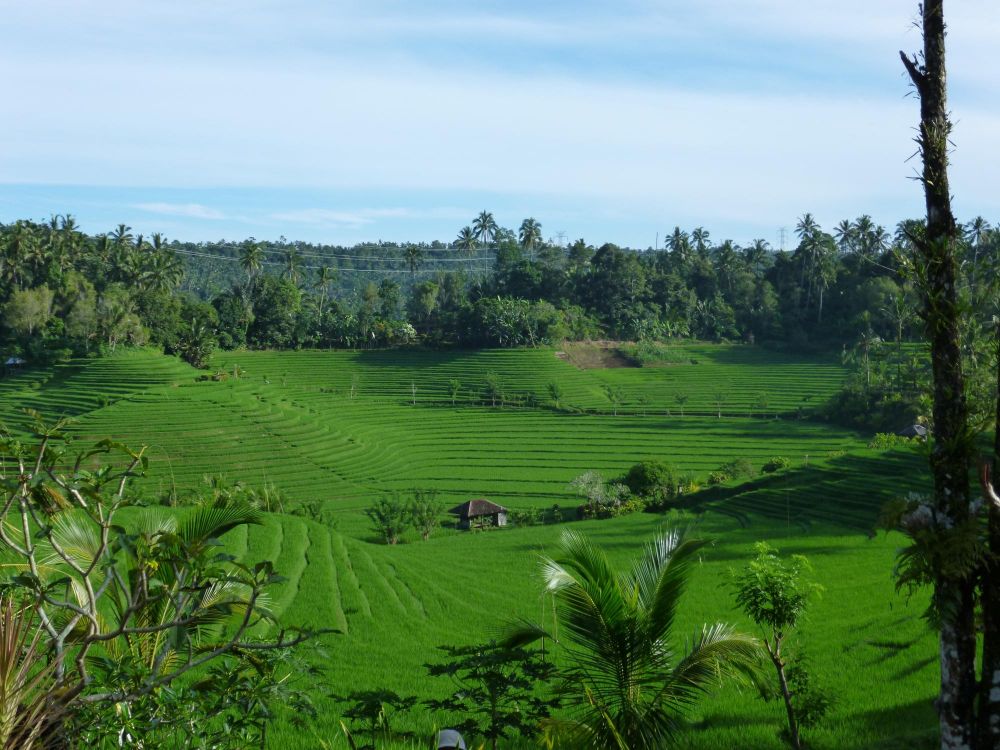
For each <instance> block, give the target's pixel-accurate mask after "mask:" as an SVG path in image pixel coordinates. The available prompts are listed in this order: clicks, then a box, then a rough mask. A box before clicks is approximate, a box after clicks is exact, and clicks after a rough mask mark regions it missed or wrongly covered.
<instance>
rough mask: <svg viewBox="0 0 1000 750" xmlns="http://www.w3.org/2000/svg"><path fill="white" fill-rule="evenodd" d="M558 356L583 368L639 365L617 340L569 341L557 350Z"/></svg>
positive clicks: (593, 368)
mask: <svg viewBox="0 0 1000 750" xmlns="http://www.w3.org/2000/svg"><path fill="white" fill-rule="evenodd" d="M556 357H558V358H559V359H562V360H565V361H567V362H569V363H570V364H571V365H573V366H574V367H577V368H579V369H581V370H605V369H609V368H612V367H638V366H639V364H638V363H637V362H636V361H635V360H633V359H631V358H630V357H628V356H627V355H625V354H624V353H623V352H622V350H621V349H620V343H619V342H617V341H574V342H569V341H567V342H565V343H564V344H563V345H562V347H561V348H560V349H559V351H557V352H556Z"/></svg>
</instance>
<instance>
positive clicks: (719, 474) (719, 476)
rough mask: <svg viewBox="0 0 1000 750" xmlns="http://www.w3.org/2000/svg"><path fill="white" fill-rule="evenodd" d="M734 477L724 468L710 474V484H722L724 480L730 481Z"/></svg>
mask: <svg viewBox="0 0 1000 750" xmlns="http://www.w3.org/2000/svg"><path fill="white" fill-rule="evenodd" d="M730 479H732V476H731V475H730V474H728V473H727V472H725V471H723V470H722V469H718V470H716V471H713V472H712V473H711V474H709V475H708V483H709V484H710V485H716V484H722V483H723V482H728V481H729V480H730Z"/></svg>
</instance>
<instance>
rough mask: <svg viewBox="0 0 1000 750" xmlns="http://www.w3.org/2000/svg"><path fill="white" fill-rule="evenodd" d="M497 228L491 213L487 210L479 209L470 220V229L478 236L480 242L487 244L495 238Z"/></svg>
mask: <svg viewBox="0 0 1000 750" xmlns="http://www.w3.org/2000/svg"><path fill="white" fill-rule="evenodd" d="M499 228H500V227H499V226H497V221H496V219H494V218H493V214H491V213H490V212H489V211H480V212H479V216H477V217H476V220H475V221H473V222H472V231H474V232H475V233H476V237H478V238H479V241H480V242H484V243H486V244H487V245H488V244H490V243H491V242H493V240H495V239H496V236H497V230H498V229H499Z"/></svg>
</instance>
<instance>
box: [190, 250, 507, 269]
mask: <svg viewBox="0 0 1000 750" xmlns="http://www.w3.org/2000/svg"><path fill="white" fill-rule="evenodd" d="M171 250H172V252H175V253H177V254H178V255H187V256H191V257H195V258H209V259H211V260H226V261H230V262H233V263H239V262H240V259H239V258H235V257H232V256H229V255H218V254H215V253H199V252H196V251H194V250H184V249H181V248H171ZM323 257H330V256H323ZM365 260H377V259H375V258H366V259H365ZM389 260H393V261H396V260H402V259H395V258H393V259H387V262H388V261H389ZM435 262H436V261H435ZM261 265H264V266H276V267H284V266H285V265H286V264H285V263H279V262H276V261H270V260H263V261H261ZM298 268H300V269H303V270H310V271H318V270H320V269H321V268H324V266H298ZM334 270H335V271H336V272H337V273H343V272H358V273H437V272H439V271H440V270H441V269H440V268H417V269H414V270H413V271H410V270H409V269H405V268H344V267H338V268H335V269H334ZM462 270H470V271H489V266H482V267H469V268H467V269H462Z"/></svg>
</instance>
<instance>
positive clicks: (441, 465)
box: [0, 345, 937, 750]
mask: <svg viewBox="0 0 1000 750" xmlns="http://www.w3.org/2000/svg"><path fill="white" fill-rule="evenodd" d="M683 349H684V355H685V358H686V361H687V363H686V364H674V365H667V366H661V367H641V368H640V367H621V368H613V369H590V370H585V369H578V368H577V367H574V366H573V365H572V364H570V363H569V362H567V361H566V360H565V359H564V358H562V357H560V356H558V354H559V353H558V352H556V351H554V350H545V349H540V350H530V351H480V352H444V353H440V352H422V351H371V352H340V351H331V352H326V351H302V352H245V351H243V352H225V353H220V354H219V355H217V356H216V358H215V359H214V360H213V362H212V371H222V372H226V373H227V374H228V375H227V378H226V379H225V380H221V381H214V380H203V381H200V382H199V381H198V377H199V376H200V375H202V373H199V372H198V371H195V370H193V369H192V368H190V367H188V366H187V365H185V364H183V363H181V362H179V361H178V360H176V359H174V358H172V357H166V356H164V355H162V354H156V353H152V352H145V351H132V352H125V353H121V354H117V355H114V356H112V357H108V358H104V359H81V360H74V361H71V362H68V363H65V364H60V365H55V366H52V367H49V368H39V369H36V370H29V371H26V372H23V373H20V374H17V375H16V376H13V377H8V378H6V379H3V380H0V420H2V421H4V422H5V423H6V424H8V426H9V427H11V428H12V429H14V430H21V429H24V427H25V425H26V421H25V419H26V418H25V415H24V414H23V411H22V410H23V409H24V408H30V409H35V410H38V411H39V412H42V413H43V414H44V415H46V416H49V417H54V416H60V415H66V416H72V417H73V418H74V419H75V422H74V424H73V426H72V428H71V429H72V431H73V434H74V435H76V436H77V437H79V438H80V439H83V440H89V439H99V438H103V437H108V436H110V437H114V438H115V439H118V440H122V441H124V442H126V443H129V444H131V445H140V444H145V445H148V446H149V456H150V461H151V465H150V471H149V475H148V477H147V478H146V479H144V480H142V484H141V486H142V487H144V488H145V490H146V491H147V492H148V493H151V494H152V493H157V494H161V495H162V494H165V493H167V492H168V491H171V490H176V491H178V492H183V491H190V490H195V489H197V488H199V487H201V486H203V482H204V478H205V477H206V476H214V475H224V476H226V477H227V478H229V479H234V480H235V479H240V480H242V481H245V482H247V483H249V484H263V483H270V484H273V485H274V486H276V487H278V488H279V489H280V490H281V491H282V492H283V493H284V494H285V495H287V496H288V497H290V498H294V499H297V500H318V501H320V502H321V504H322V506H323V507H324V508H325V509H327V510H328V511H329V513H328V514H327V515H326V518H328V519H329V521H328V522H324V523H323V524H321V523H317V522H315V521H313V520H308V519H306V518H300V517H292V516H287V515H280V514H273V515H268V516H267V520H266V522H265V524H264V525H263V526H260V527H254V528H251V529H250V530H249V532H244V533H234V534H232V535H231V538H229V539H227V540H226V544H227V546H228V547H229V548H230V550H231V551H232V552H233V553H234V554H237V555H239V556H240V557H242V558H244V559H246V560H251V561H253V560H259V559H270V560H273V561H274V562H275V566H276V568H277V569H278V570H279V572H280V573H281V574H282V575H283V576H284V577H285V578H286V582H285V583H284V584H282V586H281V588H280V589H278V590H276V591H275V592H273V594H272V606H273V608H274V610H275V611H276V613H277V614H278V615H279V618H280V619H281V621H282V622H283V623H286V624H295V625H307V626H316V627H333V628H337V629H339V630H341V631H342V634H341V635H333V636H328V637H325V638H324V642H323V646H324V651H325V656H322V657H320V656H317V657H316V658H317V659H320V660H321V663H322V666H323V667H324V675H325V676H324V680H325V684H323V685H321V686H318V687H317V688H316V693H315V697H316V702H317V706H318V708H319V712H320V716H319V718H318V720H317V721H316V722H314V723H312V724H311V725H310V726H309V727H308V728H306V729H301V728H297V727H294V726H293V725H292V724H290V723H280V724H279V726H277V727H276V729H275V731H274V732H273V733H272V734H271V746H272V747H276V748H290V747H303V748H312V747H316V748H320V747H346V744H345V743H344V741H343V739H342V738H341V736H340V731H339V713H338V709H337V705H336V704H335V703H334V702H333V701H331V700H330V699H329V698H328V697H327V696H328V695H329V694H330V693H339V694H343V693H348V692H351V691H352V690H363V689H372V688H387V689H391V690H395V691H396V692H399V693H401V694H412V695H417V696H419V697H421V698H430V697H438V696H440V695H441V694H442V693H443V692H445V691H446V690H447V687H448V686H447V684H444V683H443V682H442V681H441V679H440V678H437V679H432V678H429V677H427V676H426V670H425V669H424V667H423V665H424V664H425V663H426V662H429V661H433V660H435V659H437V654H436V652H435V651H436V649H435V647H436V646H438V645H441V644H453V645H466V644H469V643H472V642H476V641H480V640H482V639H484V638H486V637H488V636H489V635H490V633H492V632H494V631H495V630H496V629H497V628H498V627H500V626H502V625H503V624H504V623H505V622H507V621H508V620H510V619H511V618H514V617H525V618H530V619H535V620H539V619H544V617H545V616H546V614H545V612H546V610H545V602H544V600H543V598H542V596H541V584H540V578H539V572H538V569H539V558H540V555H542V554H544V553H545V552H546V551H547V550H550V549H551V548H552V545H553V544H554V542H555V541H556V540H557V539H558V536H559V534H560V533H561V532H562V530H563V529H564V528H566V525H565V524H554V525H543V526H532V527H527V528H506V529H498V530H493V531H490V532H488V533H469V532H458V531H455V530H453V529H450V528H443V529H441V530H439V531H438V532H437V533H436V534H435V535H434V536H433V537H432V538H431V539H430V540H429V541H426V542H423V541H420V540H419V539H418V538H417V537H416V535H413V534H411V535H409V536H407V537H405V541H406V543H404V544H401V545H399V546H396V547H387V546H385V545H383V544H379V543H377V539H375V537H374V535H373V533H372V531H371V530H370V529H369V528H368V525H367V521H366V519H365V517H364V515H363V513H362V510H363V508H364V507H365V506H366V505H367V504H368V503H369V502H370V501H372V500H374V499H376V498H378V497H379V496H380V495H382V494H385V493H388V492H393V491H401V492H404V493H405V492H406V491H407V490H409V489H412V488H428V489H434V490H437V491H438V493H439V495H438V497H439V500H440V501H441V502H442V504H443V505H445V506H450V505H451V504H455V503H458V502H461V501H463V500H467V499H470V498H472V497H479V496H486V497H489V498H490V499H492V500H494V501H496V502H499V503H501V504H503V505H506V506H508V507H510V508H514V509H519V508H544V507H549V506H552V505H553V504H559V505H561V506H562V507H571V506H573V505H575V504H578V503H579V499H578V498H576V497H575V496H574V495H573V493H572V491H571V490H570V489H569V487H568V484H569V482H570V481H571V480H572V479H573V478H574V477H575V476H577V475H579V474H581V473H583V472H584V471H588V470H597V471H600V472H601V473H603V474H604V475H605V476H606V477H608V478H611V477H614V476H618V475H620V474H622V473H623V472H624V471H625V470H627V469H628V467H629V466H631V465H632V464H634V463H636V462H637V461H639V460H642V459H648V458H656V459H663V460H666V461H669V462H670V463H672V464H673V465H675V466H676V467H677V468H678V469H679V470H680V471H682V472H685V473H688V474H690V475H692V476H693V477H695V478H696V479H698V480H700V481H701V482H702V483H704V480H705V478H707V475H708V474H709V473H710V472H711V471H713V470H714V469H716V468H718V467H719V466H720V465H721V464H723V463H725V462H726V461H729V460H731V459H733V458H737V457H739V458H746V459H748V460H749V461H750V462H751V463H752V464H753V466H754V467H755V468H757V469H759V467H760V466H761V464H763V462H764V461H766V460H767V459H769V458H771V457H774V456H783V457H786V458H788V459H790V460H791V462H792V467H791V468H790V469H789V470H787V471H785V472H782V473H779V474H776V475H765V476H758V477H756V478H754V479H752V480H745V479H744V480H739V481H736V482H731V483H729V484H725V485H722V486H718V487H712V488H708V489H704V490H703V491H701V492H699V493H697V494H696V495H694V496H693V499H692V504H693V509H694V510H695V511H696V515H695V516H693V517H694V518H696V519H697V520H696V521H694V523H695V525H696V529H697V532H698V533H700V534H703V535H706V536H709V537H711V538H712V539H714V540H715V544H714V546H713V547H711V549H710V550H709V551H708V552H707V553H706V554H705V555H704V558H703V562H702V564H701V565H700V566H699V568H698V570H697V572H696V574H695V577H694V580H693V581H692V585H691V587H690V589H689V590H688V592H687V594H686V597H685V599H684V604H683V610H682V612H681V614H680V621H679V626H680V627H679V629H678V631H677V632H678V634H680V635H682V636H683V635H686V634H693V632H694V629H695V628H696V627H697V626H699V625H700V624H701V623H703V622H712V621H716V620H724V621H730V622H735V623H739V624H740V625H741V626H743V627H747V628H749V627H750V625H749V623H748V622H746V621H744V620H743V619H741V616H740V615H739V613H738V612H737V611H736V610H735V609H734V605H733V602H732V597H731V594H730V593H729V592H728V591H727V589H726V588H725V586H724V583H725V581H726V580H727V576H728V571H729V570H730V569H731V568H733V567H739V566H741V565H743V564H744V562H745V561H746V559H747V558H748V556H749V553H750V548H751V545H752V544H753V543H754V542H755V541H757V540H761V539H766V540H768V541H770V542H771V543H772V544H774V545H776V546H778V547H779V548H781V550H782V551H783V552H799V553H803V554H806V555H808V556H809V558H810V560H811V561H812V563H813V565H814V567H815V571H816V578H817V580H818V581H819V582H820V583H822V584H823V586H824V587H825V593H824V595H823V597H822V599H820V600H819V601H818V602H817V603H816V605H815V606H814V608H813V610H812V612H811V614H810V616H809V619H808V621H807V622H806V624H805V625H804V627H803V629H802V632H801V636H800V638H799V643H800V644H801V645H802V647H803V649H804V650H805V652H806V653H807V655H808V658H809V662H810V663H811V664H812V666H813V671H814V673H815V680H816V681H817V682H818V683H820V684H821V685H823V686H824V687H825V688H826V689H827V690H828V691H829V692H830V693H831V694H832V696H833V697H834V701H835V702H834V707H833V709H832V712H831V714H830V716H828V717H827V718H826V719H825V720H824V722H823V723H822V724H821V725H820V726H819V727H817V728H815V729H812V730H810V731H809V732H807V735H806V736H807V738H808V739H809V741H810V743H811V745H812V746H813V747H816V748H829V749H830V750H833V749H834V748H872V747H880V748H910V747H923V746H928V747H929V746H932V745H933V742H934V739H935V734H934V730H935V716H934V711H933V707H932V704H931V701H932V699H933V696H934V694H935V685H936V681H937V664H936V657H935V655H936V645H935V638H934V635H933V633H932V632H931V631H930V630H929V629H928V627H927V625H926V624H925V623H924V622H923V621H922V620H921V618H920V614H921V613H922V610H923V607H924V606H925V605H926V601H925V599H924V598H923V597H922V596H921V595H919V594H918V595H916V596H914V598H913V599H907V598H906V597H905V596H904V595H901V594H897V593H896V592H895V591H894V587H893V581H892V578H891V570H892V565H893V557H894V554H895V550H896V547H897V546H898V545H899V544H900V543H901V541H902V538H901V537H897V536H895V535H890V536H886V535H884V534H879V535H877V536H875V535H873V534H872V533H871V529H872V526H873V523H874V520H875V518H876V516H877V514H878V511H879V508H880V507H881V505H882V504H883V503H884V502H886V501H887V500H889V499H891V498H893V497H895V496H897V495H899V494H900V493H902V492H905V491H907V490H911V489H912V490H917V489H920V488H921V487H923V486H926V483H927V478H926V471H925V469H924V467H925V464H926V462H925V460H924V458H923V457H922V456H921V455H920V453H919V451H917V450H913V449H897V450H893V451H888V452H875V451H872V450H869V449H867V448H866V447H865V445H866V444H867V442H868V440H869V439H870V436H867V435H860V434H857V433H854V432H852V431H849V430H845V429H842V428H838V427H834V426H831V425H829V424H825V423H822V422H819V421H816V420H815V419H814V418H813V417H814V416H815V413H816V411H817V410H818V409H819V407H820V406H822V404H823V403H824V402H825V401H826V400H827V399H828V398H829V397H830V396H831V395H833V393H835V392H836V390H837V389H838V387H839V386H840V383H841V382H842V380H843V378H844V376H845V372H844V370H842V369H841V368H840V366H839V365H838V364H837V363H836V361H835V359H824V358H815V359H810V358H806V357H797V356H792V355H785V354H776V353H772V352H768V351H767V350H764V349H760V348H755V347H749V346H738V345H698V346H689V347H684V348H683ZM234 369H235V371H236V373H237V375H238V377H236V378H234V377H233V372H234ZM488 376H495V377H496V378H497V379H498V380H499V381H500V382H501V383H502V387H503V392H504V396H503V399H502V402H498V403H497V405H496V406H491V401H490V399H489V398H487V397H486V396H485V391H484V388H485V383H486V379H487V377H488ZM451 380H458V381H459V383H460V389H459V392H458V394H457V395H456V396H455V398H454V403H453V399H452V394H451V389H450V386H449V381H451ZM552 382H557V383H559V386H560V389H561V391H562V394H561V397H560V399H559V403H558V404H557V403H555V402H554V400H553V399H552V398H551V397H550V395H549V393H548V385H549V383H552ZM605 386H611V387H612V388H617V389H620V391H621V393H622V395H623V398H622V400H621V403H620V404H616V405H612V404H611V403H610V401H609V399H608V398H607V397H606V395H605ZM721 393H725V394H726V395H725V398H724V399H722V398H720V395H719V394H721ZM677 394H681V395H682V396H684V397H686V400H685V403H684V405H683V408H684V416H683V417H682V416H681V415H680V408H679V404H678V399H677ZM761 394H766V398H765V399H763V401H766V404H767V406H766V407H765V408H760V407H759V406H758V408H756V409H752V406H753V405H754V404H755V403H757V404H758V405H759V403H760V402H761V401H762V400H761ZM614 410H617V412H618V413H617V415H615V414H613V411H614ZM720 410H721V418H720V417H719V416H718V414H719V411H720ZM751 411H752V416H751ZM663 523H664V518H663V517H662V516H658V515H654V514H641V513H640V514H634V515H631V516H626V517H623V518H618V519H612V520H605V521H586V522H574V523H573V524H571V526H572V528H574V529H578V530H581V531H583V532H585V533H587V534H589V535H591V536H593V537H594V538H595V539H596V540H598V541H599V542H601V543H602V544H604V545H605V546H606V547H607V548H608V549H609V551H610V552H611V554H612V556H613V557H614V558H615V559H616V560H618V561H620V562H622V563H623V564H624V563H626V562H627V561H628V560H629V559H630V558H631V557H632V556H633V555H634V554H635V553H636V551H637V549H638V547H639V546H640V545H641V543H642V541H643V540H645V539H647V538H649V537H650V536H652V535H653V534H654V533H655V532H656V531H657V529H659V528H661V527H662V525H663ZM548 616H549V617H551V612H550V610H549V615H548ZM447 719H448V717H447V716H437V715H432V714H430V713H428V712H426V711H414V712H412V714H411V715H410V716H408V717H406V718H405V719H404V721H408V722H409V725H410V728H411V729H413V730H414V731H416V732H418V733H420V734H427V735H429V734H430V733H431V732H432V731H433V730H434V728H435V727H436V726H441V725H443V724H446V723H447ZM689 719H690V723H691V729H690V731H688V732H686V733H685V734H684V736H683V737H682V740H681V744H682V746H684V747H690V748H730V747H732V748H780V747H783V746H784V745H783V742H782V739H781V738H780V736H779V732H780V730H781V728H782V725H783V724H782V722H783V709H782V708H781V706H780V705H779V704H778V703H775V702H771V703H765V702H763V701H761V700H760V699H759V698H758V697H757V696H756V695H755V694H752V693H750V692H747V691H746V690H744V691H743V692H739V691H736V690H735V689H733V690H727V691H724V692H721V693H718V694H715V695H713V696H711V697H709V698H708V699H706V700H705V701H703V702H702V703H700V704H699V706H698V707H697V710H696V712H695V713H694V714H693V715H692V716H690V717H689Z"/></svg>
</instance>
